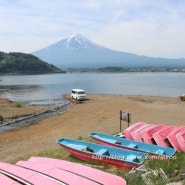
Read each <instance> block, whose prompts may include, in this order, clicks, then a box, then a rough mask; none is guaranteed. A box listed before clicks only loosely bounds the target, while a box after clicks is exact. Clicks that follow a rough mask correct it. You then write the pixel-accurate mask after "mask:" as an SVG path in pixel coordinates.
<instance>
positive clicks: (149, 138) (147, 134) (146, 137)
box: [142, 125, 164, 144]
mask: <svg viewBox="0 0 185 185" xmlns="http://www.w3.org/2000/svg"><path fill="white" fill-rule="evenodd" d="M162 128H164V125H152V126H151V127H147V128H146V129H144V132H143V134H142V138H143V141H144V142H145V143H149V144H156V142H155V141H154V138H153V134H154V133H155V132H157V131H158V130H160V129H162Z"/></svg>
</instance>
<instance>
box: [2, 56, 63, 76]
mask: <svg viewBox="0 0 185 185" xmlns="http://www.w3.org/2000/svg"><path fill="white" fill-rule="evenodd" d="M60 72H62V71H61V70H60V69H59V68H57V67H55V66H54V65H52V64H48V63H46V62H44V61H42V60H40V59H39V58H38V57H36V56H34V55H31V54H26V53H21V52H11V53H4V52H0V74H44V73H60Z"/></svg>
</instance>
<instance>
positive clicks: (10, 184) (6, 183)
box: [0, 173, 21, 185]
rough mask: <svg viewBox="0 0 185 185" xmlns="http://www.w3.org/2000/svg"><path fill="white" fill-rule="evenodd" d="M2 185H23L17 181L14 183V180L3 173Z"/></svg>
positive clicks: (0, 182) (1, 176)
mask: <svg viewBox="0 0 185 185" xmlns="http://www.w3.org/2000/svg"><path fill="white" fill-rule="evenodd" d="M0 184H2V185H21V183H18V182H16V181H14V180H13V179H11V178H9V177H7V176H6V175H3V174H1V173H0Z"/></svg>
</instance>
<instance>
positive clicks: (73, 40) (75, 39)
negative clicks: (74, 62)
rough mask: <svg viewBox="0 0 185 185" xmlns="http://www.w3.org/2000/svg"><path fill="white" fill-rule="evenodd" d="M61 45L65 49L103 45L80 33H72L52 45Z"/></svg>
mask: <svg viewBox="0 0 185 185" xmlns="http://www.w3.org/2000/svg"><path fill="white" fill-rule="evenodd" d="M53 46H54V47H56V46H60V47H62V48H65V49H84V48H102V46H100V45H98V44H96V43H94V42H92V41H90V40H89V39H87V38H85V37H84V36H82V35H80V34H72V35H70V36H68V37H67V38H65V39H63V40H61V41H59V42H57V43H55V44H54V45H52V46H51V47H53Z"/></svg>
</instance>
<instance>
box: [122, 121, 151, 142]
mask: <svg viewBox="0 0 185 185" xmlns="http://www.w3.org/2000/svg"><path fill="white" fill-rule="evenodd" d="M145 125H148V123H144V122H138V123H135V124H133V125H131V126H130V127H128V128H126V129H125V130H124V135H125V137H126V138H127V139H132V140H133V137H132V133H133V132H134V131H136V130H137V129H139V128H142V127H143V126H145Z"/></svg>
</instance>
